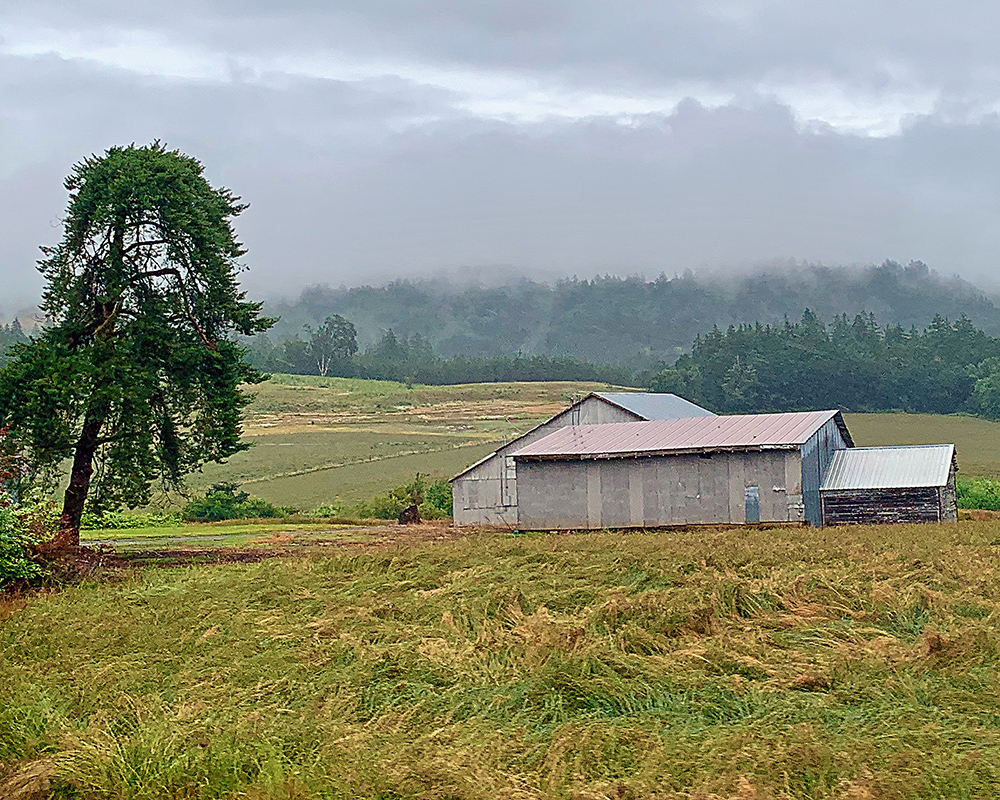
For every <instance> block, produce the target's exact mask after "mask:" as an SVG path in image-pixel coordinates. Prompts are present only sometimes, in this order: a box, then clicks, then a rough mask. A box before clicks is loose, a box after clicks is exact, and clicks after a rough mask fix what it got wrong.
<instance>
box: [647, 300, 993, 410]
mask: <svg viewBox="0 0 1000 800" xmlns="http://www.w3.org/2000/svg"><path fill="white" fill-rule="evenodd" d="M998 354H1000V340H997V339H995V338H993V337H991V336H987V335H986V334H985V333H984V332H983V331H981V330H979V329H977V328H976V327H975V326H974V325H973V324H972V322H971V321H970V320H969V319H968V318H967V317H964V316H963V317H959V319H958V320H956V321H955V322H953V323H952V322H949V321H948V320H947V319H944V318H943V317H939V316H936V317H934V319H933V320H932V321H931V324H930V325H929V326H928V327H927V328H926V329H925V330H923V331H918V330H916V329H910V330H904V329H903V328H901V327H899V326H889V327H882V326H880V325H879V324H878V322H877V321H876V319H875V316H874V315H873V314H858V315H857V316H856V317H855V318H854V319H853V320H851V319H849V318H848V317H847V315H846V314H842V315H840V316H839V317H835V318H834V320H833V322H832V324H831V325H830V326H829V327H827V326H826V325H825V324H824V323H823V321H822V320H821V319H820V318H819V317H818V316H817V315H816V314H815V313H813V312H812V311H810V310H808V309H807V310H806V312H805V313H804V314H803V315H802V319H801V320H800V321H799V322H797V323H794V324H792V323H790V322H788V321H787V320H786V321H785V323H784V324H782V325H776V326H771V325H762V324H760V323H755V324H753V325H749V324H747V325H739V326H730V327H729V328H728V329H727V330H724V331H723V330H719V329H715V330H713V331H712V332H711V333H709V334H707V335H705V336H699V337H698V338H697V339H696V340H695V343H694V346H693V348H692V351H691V353H690V354H689V355H684V356H682V357H681V358H679V359H678V360H677V362H676V364H675V365H674V366H673V368H671V369H666V370H663V371H661V372H657V373H653V374H651V375H650V376H649V377H648V378H647V380H646V384H647V385H648V386H649V387H650V388H651V389H653V390H654V391H676V392H677V393H678V394H682V395H684V396H685V397H688V398H690V399H692V400H694V401H695V402H701V403H703V404H704V405H706V406H707V407H708V408H711V409H713V410H715V411H718V412H721V413H749V412H758V411H797V410H806V409H814V408H841V409H845V410H850V411H889V410H902V411H914V412H928V413H938V414H948V413H955V412H961V411H967V412H973V413H980V414H983V415H984V416H996V415H1000V401H997V400H996V398H995V397H994V395H995V394H996V391H995V390H994V388H993V387H994V384H993V381H994V380H998V384H997V385H1000V373H998V371H997V364H998V363H1000V361H998V358H997V355H998ZM977 376H983V377H978V380H977Z"/></svg>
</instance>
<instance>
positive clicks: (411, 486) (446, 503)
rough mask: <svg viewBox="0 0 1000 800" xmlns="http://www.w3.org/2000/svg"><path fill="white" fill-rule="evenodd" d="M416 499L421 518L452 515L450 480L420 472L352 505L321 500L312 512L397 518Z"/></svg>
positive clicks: (337, 515) (335, 515) (328, 514)
mask: <svg viewBox="0 0 1000 800" xmlns="http://www.w3.org/2000/svg"><path fill="white" fill-rule="evenodd" d="M414 502H416V503H417V508H418V509H419V511H420V518H421V519H448V518H449V517H451V484H450V483H449V482H448V481H447V480H443V479H438V480H434V481H432V482H430V483H427V482H426V479H425V476H423V475H421V474H420V473H419V472H418V473H417V475H416V477H415V478H414V479H413V480H412V481H410V483H405V484H403V485H402V486H397V487H395V488H394V489H390V490H389V491H388V492H386V493H385V494H380V495H377V496H375V497H373V498H371V499H370V500H362V501H361V502H359V503H356V504H355V505H353V506H349V505H344V504H342V503H341V502H340V501H339V500H335V501H334V502H333V503H329V504H324V505H322V506H320V507H319V508H317V509H316V510H315V511H314V512H313V514H315V515H316V516H318V517H363V518H370V519H398V518H399V515H400V513H401V512H402V511H403V509H405V508H407V507H408V506H409V505H410V504H411V503H414Z"/></svg>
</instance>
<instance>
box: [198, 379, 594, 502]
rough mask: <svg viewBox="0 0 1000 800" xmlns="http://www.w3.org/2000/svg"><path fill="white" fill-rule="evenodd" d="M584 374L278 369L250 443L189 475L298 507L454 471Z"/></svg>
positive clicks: (556, 406)
mask: <svg viewBox="0 0 1000 800" xmlns="http://www.w3.org/2000/svg"><path fill="white" fill-rule="evenodd" d="M606 388H608V387H607V386H606V385H605V384H590V383H567V382H549V383H498V384H471V385H463V386H419V385H417V386H413V387H412V388H408V387H407V386H406V385H405V384H402V383H395V382H393V381H367V380H356V379H351V378H318V377H313V376H304V375H275V376H273V377H272V379H271V380H270V381H268V382H266V383H264V384H261V385H260V386H257V387H254V390H253V391H254V394H255V395H256V399H255V401H254V403H253V405H252V406H251V407H250V408H249V412H248V415H247V421H246V437H247V439H248V440H249V441H251V442H252V443H253V444H254V447H253V448H252V449H251V450H250V451H248V452H246V453H241V454H239V455H237V456H235V457H234V458H232V459H230V460H229V462H228V463H226V464H222V465H215V464H212V465H209V466H207V467H206V468H205V471H204V473H202V474H200V475H196V476H194V477H193V478H192V480H191V481H190V483H191V485H192V487H193V488H195V489H202V488H205V487H207V486H209V485H211V484H212V483H215V482H219V481H227V482H236V483H241V484H243V485H244V486H245V487H246V489H247V491H250V492H252V493H253V494H255V495H258V496H260V497H263V498H265V499H267V500H270V501H271V502H274V503H277V504H279V505H290V506H294V507H296V508H300V509H303V510H308V509H312V508H315V507H316V506H318V505H320V504H322V503H329V502H332V501H333V500H335V499H337V498H339V499H340V500H341V501H343V502H345V503H351V502H355V501H358V500H363V499H367V498H370V497H372V496H373V495H376V494H379V493H380V492H384V491H385V490H386V489H388V488H391V487H392V486H396V485H398V484H401V483H405V482H406V481H408V480H412V479H413V476H414V474H415V473H417V472H423V473H425V474H429V475H432V476H437V477H451V476H452V475H454V474H456V473H458V472H460V471H461V470H462V469H464V468H465V467H466V466H468V465H469V464H471V463H473V462H475V461H477V460H479V459H480V458H481V457H482V456H484V455H486V454H487V453H489V452H491V451H492V450H494V449H495V448H496V447H497V445H498V444H499V443H500V442H502V441H505V440H507V439H510V438H512V437H514V436H517V435H519V434H520V433H522V432H523V431H525V430H527V429H528V428H531V427H532V426H534V425H536V424H537V423H538V422H540V421H542V420H544V419H547V418H549V417H551V416H552V415H553V414H555V413H556V412H557V411H560V410H561V409H563V408H565V407H566V406H567V405H569V404H570V403H571V402H572V401H573V400H574V399H576V398H578V397H582V396H583V395H584V394H586V393H587V392H590V391H594V390H598V389H606Z"/></svg>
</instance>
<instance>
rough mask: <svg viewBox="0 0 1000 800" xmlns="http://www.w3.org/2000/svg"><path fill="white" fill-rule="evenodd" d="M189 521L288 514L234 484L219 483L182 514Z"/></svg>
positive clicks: (256, 517) (261, 517)
mask: <svg viewBox="0 0 1000 800" xmlns="http://www.w3.org/2000/svg"><path fill="white" fill-rule="evenodd" d="M181 515H182V517H183V518H184V520H186V521H187V522H220V521H221V520H224V519H271V518H276V517H284V516H287V515H288V510H287V509H284V508H279V507H277V506H275V505H273V504H271V503H269V502H268V501H267V500H262V499H261V498H259V497H251V496H250V495H249V494H248V493H247V492H244V491H241V490H240V488H239V485H238V484H235V483H216V484H213V486H212V488H211V489H209V490H208V491H207V492H206V493H205V496H204V497H199V498H195V499H194V500H192V501H191V502H189V503H188V504H187V505H186V506H184V510H183V511H182V512H181Z"/></svg>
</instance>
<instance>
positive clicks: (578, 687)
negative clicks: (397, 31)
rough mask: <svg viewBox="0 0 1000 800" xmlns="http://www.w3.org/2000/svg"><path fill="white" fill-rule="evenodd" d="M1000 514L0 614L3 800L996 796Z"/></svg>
mask: <svg viewBox="0 0 1000 800" xmlns="http://www.w3.org/2000/svg"><path fill="white" fill-rule="evenodd" d="M998 568H1000V525H998V524H997V523H996V522H961V523H958V524H955V525H950V526H936V525H929V526H890V527H879V528H871V527H857V528H848V529H843V528H839V529H828V530H804V529H782V528H778V529H756V530H745V529H743V530H712V531H705V530H702V531H688V532H683V531H674V532H635V533H629V534H616V533H607V532H606V533H591V534H568V535H538V536H523V535H522V536H513V535H507V534H499V533H485V532H484V533H479V534H474V535H471V536H468V537H465V538H460V539H457V540H447V539H442V540H440V541H433V542H430V543H428V542H414V543H410V544H407V543H405V542H397V543H396V544H394V545H385V546H376V547H372V546H365V545H353V546H341V547H339V548H334V549H331V548H330V547H316V548H315V549H313V550H305V551H303V555H300V556H299V557H294V558H293V557H285V558H274V559H269V560H265V561H262V562H259V563H254V564H230V565H221V566H211V567H208V566H195V567H184V568H176V567H175V568H160V569H145V570H142V571H139V572H136V573H134V574H132V575H131V577H127V578H125V579H123V580H119V581H117V582H111V583H103V584H95V583H90V584H84V585H78V586H73V587H68V588H65V589H64V590H62V591H59V592H54V593H48V594H38V595H32V596H28V597H23V598H18V599H8V600H6V601H3V603H2V604H0V686H2V687H3V694H2V701H0V796H3V797H5V798H18V799H19V800H24V799H25V798H78V799H79V800H92V799H94V800H96V798H101V799H102V800H103V799H104V798H115V799H116V800H152V798H187V799H189V800H193V799H194V798H197V799H198V800H203V799H204V800H207V799H208V798H237V797H244V798H256V800H272V799H273V800H277V799H278V798H281V799H282V800H291V798H295V800H312V799H313V798H341V797H345V798H346V797H351V798H470V799H471V798H476V799H477V800H478V799H479V798H483V799H485V798H576V799H577V800H584V799H586V800H597V799H598V798H662V799H663V800H666V799H667V798H692V797H699V798H704V799H707V798H712V797H714V798H741V800H748V799H749V798H955V797H964V798H992V797H995V796H996V792H997V788H998V787H1000V692H998V691H997V690H998V688H1000V685H998V674H1000V672H998V667H1000V634H998V630H997V624H998V621H1000V581H998V578H1000V574H998Z"/></svg>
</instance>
